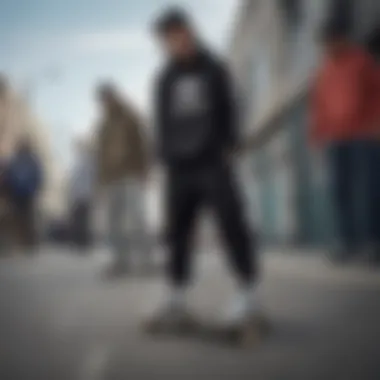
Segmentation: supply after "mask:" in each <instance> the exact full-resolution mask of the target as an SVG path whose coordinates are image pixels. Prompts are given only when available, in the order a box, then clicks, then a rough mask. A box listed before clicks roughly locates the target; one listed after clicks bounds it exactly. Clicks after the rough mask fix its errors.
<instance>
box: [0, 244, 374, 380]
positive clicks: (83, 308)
mask: <svg viewBox="0 0 380 380" xmlns="http://www.w3.org/2000/svg"><path fill="white" fill-rule="evenodd" d="M221 261H222V260H219V257H217V256H215V257H211V258H210V257H209V258H202V257H199V260H198V267H199V271H198V273H199V276H198V277H199V278H198V280H199V281H198V285H197V286H196V288H195V289H194V292H193V293H192V294H191V300H192V302H193V305H194V308H195V309H196V310H198V311H199V312H200V313H203V314H210V315H211V314H212V313H215V312H217V310H219V308H220V307H222V305H223V302H224V300H226V299H227V297H228V296H229V294H230V293H231V291H232V289H233V286H232V285H233V284H232V283H231V281H229V280H228V276H227V273H226V272H225V271H224V270H223V269H222V265H221ZM103 264H104V258H103V256H102V255H101V254H96V255H94V256H92V257H89V258H80V257H75V256H70V255H64V254H62V253H60V252H58V251H57V250H49V252H46V253H44V254H41V255H40V256H38V257H36V258H33V259H4V260H3V261H2V262H1V263H0V305H1V313H0V338H1V339H0V379H2V380H3V379H4V380H13V379H15V380H19V379H20V380H24V379H25V380H31V379H37V380H45V379H46V380H60V379H62V380H76V379H78V380H82V379H83V380H87V379H91V380H92V379H99V380H100V379H101V380H118V379H137V378H152V379H153V378H157V379H161V378H166V379H191V380H192V379H194V378H196V377H199V378H210V379H213V378H215V379H224V378H225V379H240V378H241V379H258V380H267V379H270V380H272V379H273V380H288V379H289V380H297V379H299V380H314V379H318V380H319V379H323V380H329V379H332V380H337V379H344V380H351V379H358V380H367V379H373V380H378V379H379V378H380V363H379V359H378V358H379V352H380V328H379V323H380V322H379V321H380V273H369V272H368V271H365V270H359V269H345V270H335V269H331V268H329V267H328V266H326V265H324V263H323V262H322V261H321V260H319V259H318V258H310V257H309V258H305V257H284V256H281V255H278V254H270V255H268V256H267V258H266V259H265V267H266V273H267V275H266V277H265V279H264V282H263V286H262V292H263V298H264V301H265V306H266V308H267V309H268V313H269V314H270V315H271V317H272V319H273V320H274V323H275V332H274V334H273V335H272V336H271V337H270V339H269V340H268V341H267V342H266V343H265V344H263V345H262V346H260V347H258V348H256V349H254V350H251V351H239V350H234V349H231V348H228V347H222V346H217V345H212V344H205V343H200V342H197V341H196V340H193V341H190V340H187V341H186V340H182V341H178V340H177V341H176V340H175V339H167V340H165V341H154V340H151V339H149V338H148V337H145V336H143V335H142V334H141V333H140V332H139V329H138V324H139V319H140V315H141V312H142V311H143V310H144V308H145V307H146V306H147V304H148V303H151V302H153V301H154V300H155V299H156V298H157V294H158V291H159V288H160V287H161V281H160V278H159V276H158V277H157V278H151V279H146V278H145V279H144V278H138V277H137V276H135V277H133V278H129V279H127V280H125V281H122V282H119V283H105V282H103V281H102V280H101V278H100V277H99V275H98V274H99V269H100V268H101V266H102V265H103Z"/></svg>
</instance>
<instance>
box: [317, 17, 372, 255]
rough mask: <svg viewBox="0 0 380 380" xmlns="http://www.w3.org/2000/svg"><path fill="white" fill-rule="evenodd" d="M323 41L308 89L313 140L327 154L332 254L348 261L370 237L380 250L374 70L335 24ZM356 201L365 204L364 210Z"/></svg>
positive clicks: (324, 35) (357, 47)
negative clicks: (334, 233)
mask: <svg viewBox="0 0 380 380" xmlns="http://www.w3.org/2000/svg"><path fill="white" fill-rule="evenodd" d="M321 41H322V45H323V48H324V53H325V54H324V60H323V62H322V65H321V67H320V69H319V72H318V74H317V78H316V81H315V83H314V90H313V94H312V104H311V114H312V125H311V140H312V144H313V145H314V146H315V147H318V148H319V149H322V151H323V153H325V154H326V156H327V160H328V164H329V169H330V172H331V178H330V179H331V185H332V195H333V201H334V206H335V207H334V208H335V214H336V220H337V229H338V233H339V240H340V246H339V249H338V250H337V251H336V252H334V259H336V260H338V261H342V260H343V261H346V260H348V259H350V258H352V257H353V256H354V255H355V254H356V253H358V252H359V249H360V248H361V245H362V244H365V243H368V241H369V240H370V241H371V242H372V244H373V245H374V247H375V248H374V249H375V251H378V253H380V220H379V215H380V213H379V212H380V199H379V195H380V192H379V191H377V189H379V187H378V185H377V184H376V182H378V181H379V180H378V178H379V169H380V168H379V167H378V165H376V160H374V159H373V156H374V152H376V151H378V148H374V146H376V147H377V146H378V137H377V136H378V135H379V127H380V124H379V123H378V122H377V120H379V118H378V114H379V102H378V100H379V81H378V72H377V70H378V69H377V68H376V65H375V62H374V60H373V58H372V57H371V56H370V55H369V54H368V53H367V52H366V51H365V50H364V49H362V48H361V47H359V46H357V45H355V44H354V43H352V42H351V41H350V39H349V38H348V36H347V31H346V30H345V28H344V27H342V26H341V25H339V24H337V23H335V24H334V23H330V24H327V25H326V26H325V27H324V30H323V33H322V40H321ZM358 202H359V203H361V206H364V203H366V205H365V206H366V207H365V208H366V212H365V213H363V212H362V211H363V210H364V209H363V207H361V210H360V209H359V208H358V206H359V203H358ZM359 211H361V212H359ZM362 215H365V220H364V221H363V219H362ZM363 222H364V223H363ZM361 226H364V227H365V229H366V230H367V231H366V233H365V235H366V236H363V235H362V231H360V227H361Z"/></svg>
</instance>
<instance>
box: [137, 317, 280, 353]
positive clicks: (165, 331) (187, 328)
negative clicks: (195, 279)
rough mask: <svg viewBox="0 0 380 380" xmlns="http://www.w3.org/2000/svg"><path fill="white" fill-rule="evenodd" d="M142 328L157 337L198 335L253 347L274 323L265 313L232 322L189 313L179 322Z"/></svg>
mask: <svg viewBox="0 0 380 380" xmlns="http://www.w3.org/2000/svg"><path fill="white" fill-rule="evenodd" d="M143 329H144V331H145V332H146V333H148V334H149V335H152V336H156V337H160V336H161V337H162V336H174V337H178V338H181V337H182V338H196V339H201V340H205V341H210V342H215V343H222V344H227V345H230V346H233V347H240V348H251V347H254V346H256V345H258V344H260V343H261V342H262V341H263V340H264V339H265V338H266V337H267V336H268V334H269V333H270V332H271V331H272V326H271V324H270V322H269V320H268V319H267V318H265V317H264V316H254V317H251V318H250V319H247V320H245V321H241V322H240V323H238V324H233V325H223V324H220V323H218V322H212V321H202V320H200V319H196V318H193V317H189V316H187V317H186V318H183V319H181V320H177V321H175V320H172V321H165V322H163V321H151V322H148V323H146V324H145V325H144V326H143Z"/></svg>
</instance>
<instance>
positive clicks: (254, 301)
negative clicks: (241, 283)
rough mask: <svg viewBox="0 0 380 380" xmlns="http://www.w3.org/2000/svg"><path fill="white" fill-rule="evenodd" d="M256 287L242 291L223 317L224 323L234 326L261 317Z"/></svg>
mask: <svg viewBox="0 0 380 380" xmlns="http://www.w3.org/2000/svg"><path fill="white" fill-rule="evenodd" d="M261 311H262V310H261V307H260V302H259V299H258V295H257V290H256V287H254V288H253V287H249V288H244V289H240V290H239V292H238V293H237V294H236V295H235V297H234V298H233V299H232V302H231V303H230V305H229V307H228V308H227V309H226V310H225V312H224V313H223V315H222V322H223V323H224V324H227V325H234V324H239V323H242V322H244V321H246V320H250V319H251V318H254V317H256V316H259V315H261Z"/></svg>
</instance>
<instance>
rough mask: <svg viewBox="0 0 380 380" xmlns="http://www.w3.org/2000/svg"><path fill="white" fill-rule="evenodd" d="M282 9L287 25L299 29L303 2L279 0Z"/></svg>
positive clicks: (291, 28)
mask: <svg viewBox="0 0 380 380" xmlns="http://www.w3.org/2000/svg"><path fill="white" fill-rule="evenodd" d="M279 5H280V10H281V11H282V12H283V15H284V19H285V21H286V24H287V27H288V28H289V29H290V30H293V29H297V28H298V26H299V24H300V23H301V21H302V15H301V4H300V1H299V0H279Z"/></svg>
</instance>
